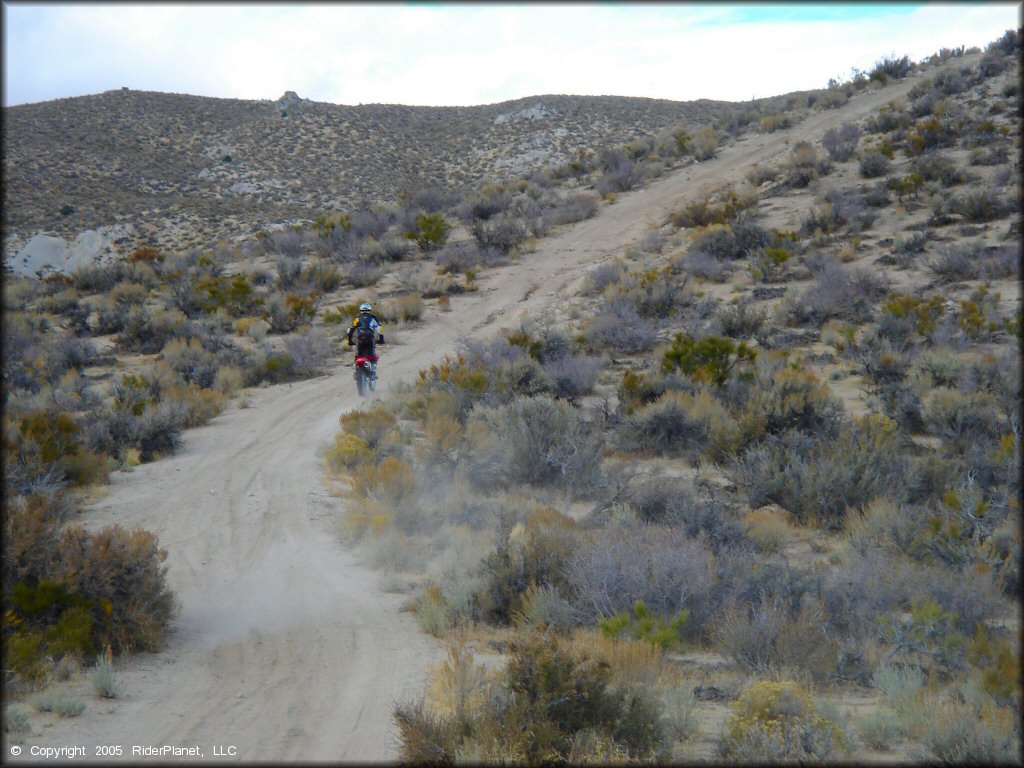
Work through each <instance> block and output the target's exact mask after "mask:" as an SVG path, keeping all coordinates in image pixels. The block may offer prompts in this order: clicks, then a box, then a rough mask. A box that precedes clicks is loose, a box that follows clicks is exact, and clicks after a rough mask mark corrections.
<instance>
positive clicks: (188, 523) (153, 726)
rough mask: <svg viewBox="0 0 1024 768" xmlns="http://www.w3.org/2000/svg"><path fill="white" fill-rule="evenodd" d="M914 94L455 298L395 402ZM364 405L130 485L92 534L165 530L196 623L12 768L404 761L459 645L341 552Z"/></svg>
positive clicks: (701, 169)
mask: <svg viewBox="0 0 1024 768" xmlns="http://www.w3.org/2000/svg"><path fill="white" fill-rule="evenodd" d="M913 82H914V78H909V79H908V80H906V81H903V82H901V83H897V84H895V85H892V86H890V87H888V88H886V89H883V90H880V91H873V92H870V93H865V94H861V95H858V96H856V97H854V98H853V99H851V100H850V102H849V103H848V104H847V105H845V106H844V107H843V108H841V109H836V110H832V111H828V112H824V113H819V114H814V115H812V116H810V117H809V118H807V119H806V120H805V121H804V122H803V123H801V124H800V125H799V126H797V127H795V128H793V129H791V130H788V131H782V132H779V133H776V134H769V135H754V136H750V137H748V138H745V139H743V140H741V141H739V142H737V143H736V144H734V145H732V146H729V147H726V148H724V149H723V150H722V151H721V152H720V155H719V157H718V158H716V159H714V160H711V161H708V162H705V163H700V164H697V165H693V166H690V167H687V168H684V169H681V170H678V171H674V172H672V173H670V174H667V175H666V176H664V177H663V178H661V179H659V180H657V181H655V182H654V183H652V184H650V185H649V186H648V188H647V189H645V190H642V191H637V192H634V193H630V194H625V195H622V196H621V197H620V198H619V201H618V202H616V203H615V204H614V205H611V206H608V207H605V208H603V209H602V210H601V212H600V213H599V215H598V216H597V217H595V218H594V219H591V220H588V221H585V222H581V223H580V224H577V225H575V226H573V227H571V228H568V229H566V230H565V231H564V232H561V233H559V234H557V235H555V236H553V237H550V238H548V239H546V240H543V241H541V242H540V243H539V246H538V249H537V251H536V252H535V253H533V254H530V255H528V256H526V257H524V258H523V259H522V260H521V261H520V262H519V263H517V264H515V265H512V266H509V267H506V268H503V269H495V270H491V271H489V272H488V273H487V274H486V275H485V276H483V277H482V278H481V280H480V290H479V291H478V292H477V293H475V294H469V295H465V296H457V297H454V298H453V300H452V303H451V306H452V310H451V312H448V313H443V314H441V313H435V314H432V315H430V316H429V317H427V318H426V322H424V324H423V325H422V326H420V327H418V328H416V329H413V330H407V331H404V332H401V333H400V334H397V336H398V337H399V340H400V341H401V343H399V344H393V345H390V346H388V347H386V348H385V350H384V356H383V357H382V363H381V370H382V375H383V377H384V378H383V380H382V384H381V387H380V388H379V391H378V393H377V396H379V397H386V396H387V393H388V390H389V386H390V385H393V384H394V382H397V381H400V380H406V381H412V380H413V378H414V376H415V373H416V371H417V370H419V369H421V368H423V367H426V366H427V365H429V364H430V363H433V362H436V361H438V360H439V359H440V358H441V356H442V355H443V354H445V353H449V352H451V351H453V349H454V345H455V342H456V340H457V339H458V338H460V337H463V336H468V335H477V336H481V337H486V336H488V335H489V334H490V333H491V332H493V331H494V330H495V329H497V328H498V327H500V326H502V325H507V326H511V325H513V324H515V323H516V321H517V318H518V316H519V315H520V314H521V313H522V312H523V311H529V313H530V314H531V315H538V314H539V313H542V312H544V311H551V312H554V313H555V314H556V316H560V313H561V311H562V310H564V308H565V307H566V306H567V305H568V303H569V301H568V299H569V297H571V296H572V295H573V293H574V291H575V285H576V283H578V281H579V280H581V279H582V277H583V276H584V275H585V274H586V271H587V270H588V269H589V268H590V267H592V266H594V265H595V264H598V263H601V262H603V261H606V260H608V259H611V258H614V257H615V256H617V255H620V254H621V253H622V251H623V249H624V248H625V246H627V245H629V244H632V243H634V242H635V241H636V240H637V239H638V238H639V237H640V236H641V235H642V234H643V233H644V231H645V230H646V229H647V228H648V226H651V225H658V224H661V223H662V222H663V221H664V220H665V217H666V216H667V214H668V213H669V212H670V211H671V210H672V209H673V208H675V207H676V206H678V204H679V203H680V202H681V201H682V200H684V199H686V198H687V197H688V196H689V195H691V194H694V193H696V192H697V191H699V190H700V189H701V188H702V187H705V186H707V185H714V184H718V183H721V182H724V181H728V180H739V179H742V177H743V173H744V172H745V170H746V169H747V168H748V167H750V166H751V165H753V163H754V162H757V161H761V162H764V161H767V160H771V158H772V157H775V156H778V155H780V154H782V153H785V152H788V150H789V147H790V145H791V144H792V143H794V142H796V141H798V140H799V139H802V138H806V139H809V140H811V141H817V140H820V138H821V135H822V134H823V132H824V131H825V130H827V129H828V128H829V127H832V126H838V125H839V124H840V123H842V122H846V121H851V120H857V119H860V118H863V117H864V116H865V115H867V114H869V113H870V112H871V111H873V110H874V109H875V108H877V107H878V106H880V105H882V104H884V103H886V102H887V101H889V100H891V99H894V98H897V97H900V96H902V95H905V93H906V91H907V90H908V89H909V88H910V87H911V86H912V85H913ZM354 389H355V388H354V383H353V381H352V378H351V375H350V369H349V368H348V366H347V365H345V366H339V367H338V368H337V369H336V370H335V371H334V372H333V373H332V374H331V375H330V376H325V377H321V378H318V379H314V380H309V381H305V382H300V383H297V384H292V385H282V386H276V387H271V388H267V389H262V390H255V391H253V393H252V395H251V398H250V402H251V405H250V407H249V408H245V409H239V410H233V411H230V412H228V413H225V414H224V415H222V416H220V417H218V418H217V419H215V420H214V421H213V422H212V423H211V424H208V425H206V426H204V427H201V428H198V429H195V430H191V431H189V432H187V433H185V436H184V440H183V446H182V450H181V451H180V452H179V453H178V454H177V455H176V456H174V457H171V458H168V459H164V460H161V461H158V462H156V463H154V464H149V465H145V466H141V467H138V468H136V469H135V471H133V472H131V473H128V474H121V473H119V474H117V475H115V476H114V478H113V480H112V486H111V488H110V492H109V494H108V495H106V496H105V497H104V498H103V499H102V500H100V501H99V502H97V503H95V504H94V505H93V506H92V508H91V509H90V510H89V511H88V512H87V514H86V523H87V525H89V526H90V527H99V526H103V525H108V524H111V523H119V524H120V525H122V526H124V527H128V528H133V527H142V528H145V529H147V530H150V531H152V532H154V533H155V534H157V535H158V536H159V540H160V544H161V546H163V547H164V548H166V549H167V551H168V553H169V556H168V560H167V564H168V566H169V580H170V584H171V587H172V588H173V590H174V592H175V593H176V594H177V596H178V598H179V599H180V602H181V606H182V607H181V612H180V614H179V616H178V618H177V619H176V621H175V622H174V626H173V629H172V631H171V633H170V635H169V638H168V641H167V643H166V646H165V649H164V651H163V652H161V653H159V654H142V655H140V656H138V657H136V658H135V659H134V660H133V661H132V662H131V663H130V665H129V667H128V668H127V669H125V670H123V671H122V672H121V673H120V680H121V682H122V686H123V696H122V697H121V698H119V699H117V700H115V701H112V702H110V704H109V705H108V704H105V703H99V704H97V703H96V701H95V700H93V699H91V700H90V703H89V707H88V708H87V710H86V712H85V713H83V714H82V715H81V716H80V717H78V718H74V719H67V720H57V721H54V722H53V723H52V724H50V725H49V727H47V728H46V729H45V730H44V732H43V735H33V736H31V737H29V738H28V739H26V741H25V744H24V746H23V751H24V753H23V755H22V757H21V758H20V759H12V761H14V760H17V761H25V760H26V759H30V758H29V754H28V753H29V747H30V746H31V745H38V746H49V747H59V746H62V745H75V744H80V745H85V746H86V748H87V750H88V752H87V754H86V757H87V758H89V759H94V760H95V759H99V758H96V757H95V755H94V754H93V746H94V745H121V746H122V747H123V748H124V751H125V754H124V758H123V759H128V760H132V759H133V756H132V750H131V747H132V745H139V746H160V745H178V746H183V747H187V746H193V745H194V746H198V747H199V748H200V750H201V751H202V752H203V753H204V754H205V757H206V758H207V759H208V760H209V759H213V754H214V747H220V748H221V751H222V752H224V751H227V748H228V747H229V746H231V747H234V748H235V749H236V750H237V752H236V754H235V756H234V759H237V760H243V761H246V762H254V761H273V762H289V761H292V762H294V761H301V762H311V761H331V762H346V761H353V762H365V761H380V760H394V759H396V758H397V755H398V751H397V741H396V730H395V728H394V725H393V721H392V718H391V707H392V704H393V703H394V702H395V701H396V700H402V699H406V698H409V697H412V696H414V695H417V694H418V693H419V692H420V691H421V690H422V685H423V682H424V672H425V670H426V667H427V666H428V665H429V664H431V663H433V662H434V661H435V660H437V659H439V658H440V650H441V649H440V648H439V646H438V644H437V642H436V641H434V640H433V639H431V638H429V637H426V636H424V635H423V634H422V633H420V632H419V631H418V629H417V627H416V624H415V621H414V619H413V617H412V616H411V615H410V614H408V613H400V612H399V606H400V603H401V602H402V600H403V598H402V597H400V596H397V595H392V594H384V593H382V592H381V591H380V590H379V589H378V587H377V578H378V575H377V574H375V573H373V572H370V571H368V570H366V569H364V568H362V567H360V566H359V565H357V564H356V562H355V560H354V556H353V555H352V554H351V553H350V552H348V551H347V550H345V549H344V548H343V547H342V546H341V545H340V544H339V542H338V537H337V532H336V531H337V500H336V499H332V498H330V497H329V496H328V495H327V493H326V491H325V489H324V488H323V486H322V484H321V481H320V473H321V468H320V464H319V461H318V458H317V455H316V451H317V448H318V447H319V446H321V445H322V444H324V443H325V442H327V441H328V440H330V438H331V437H332V435H333V434H334V432H335V431H336V429H337V425H338V416H339V414H341V413H342V412H344V411H346V410H348V409H350V408H353V407H355V406H356V405H357V403H358V398H357V397H356V395H355V392H354ZM5 757H8V756H7V755H5ZM134 759H135V760H138V759H139V758H138V756H136V757H134ZM186 759H188V758H186ZM218 759H221V760H223V759H230V758H218Z"/></svg>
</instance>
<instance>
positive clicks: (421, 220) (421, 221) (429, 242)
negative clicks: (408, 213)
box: [405, 213, 452, 253]
mask: <svg viewBox="0 0 1024 768" xmlns="http://www.w3.org/2000/svg"><path fill="white" fill-rule="evenodd" d="M451 229H452V228H451V225H450V224H449V223H448V222H447V221H445V218H444V215H443V214H441V213H420V214H417V216H416V228H415V229H412V230H409V231H408V232H406V233H405V236H406V237H407V238H409V239H410V240H415V241H416V244H417V245H418V246H419V247H420V250H422V251H423V252H424V253H429V252H431V251H436V250H437V249H439V248H441V246H443V245H444V244H445V242H446V241H447V240H448V233H449V232H451Z"/></svg>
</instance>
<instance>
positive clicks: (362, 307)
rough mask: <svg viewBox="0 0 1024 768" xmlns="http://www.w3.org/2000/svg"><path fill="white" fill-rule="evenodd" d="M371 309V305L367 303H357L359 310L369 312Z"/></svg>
mask: <svg viewBox="0 0 1024 768" xmlns="http://www.w3.org/2000/svg"><path fill="white" fill-rule="evenodd" d="M372 310H373V307H371V306H370V305H369V304H366V303H363V304H360V305H359V311H360V312H370V311H372Z"/></svg>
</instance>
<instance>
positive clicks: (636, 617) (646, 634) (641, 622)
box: [598, 600, 690, 650]
mask: <svg viewBox="0 0 1024 768" xmlns="http://www.w3.org/2000/svg"><path fill="white" fill-rule="evenodd" d="M689 617H690V612H689V611H687V610H685V609H684V610H682V611H680V612H679V613H677V614H676V615H675V616H673V617H672V618H670V619H668V620H665V619H661V618H659V617H657V616H652V615H651V614H650V613H649V612H648V610H647V606H646V605H645V604H644V601H643V600H637V601H636V602H635V603H633V609H632V615H630V613H628V612H626V611H623V612H621V613H617V614H615V615H614V616H609V617H607V618H604V619H600V620H598V626H599V627H600V628H601V633H602V634H603V635H605V637H613V638H617V637H621V636H622V634H623V633H626V634H628V635H629V636H630V637H631V638H633V639H634V640H642V641H644V642H648V643H651V644H653V645H656V646H658V647H659V648H663V649H665V650H669V649H672V648H675V647H677V646H678V645H679V644H680V643H681V642H682V635H681V631H682V627H683V625H684V624H685V623H686V620H687V619H688V618H689Z"/></svg>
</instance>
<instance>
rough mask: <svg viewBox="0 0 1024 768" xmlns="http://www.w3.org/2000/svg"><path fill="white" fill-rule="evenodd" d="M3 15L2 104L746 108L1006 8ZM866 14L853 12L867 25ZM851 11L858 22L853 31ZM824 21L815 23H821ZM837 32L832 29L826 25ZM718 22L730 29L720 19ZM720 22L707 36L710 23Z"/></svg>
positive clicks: (24, 9)
mask: <svg viewBox="0 0 1024 768" xmlns="http://www.w3.org/2000/svg"><path fill="white" fill-rule="evenodd" d="M751 8H752V9H755V11H756V13H755V15H756V16H757V17H758V18H761V19H763V18H764V17H765V16H766V15H767V12H768V10H770V8H769V6H764V5H757V6H749V7H748V6H742V5H729V4H722V5H708V6H699V5H686V4H683V5H671V4H670V5H629V4H624V5H606V4H602V5H578V4H577V5H542V4H513V5H497V4H481V5H466V4H459V5H443V4H442V5H411V6H408V5H397V4H396V5H391V4H386V5H373V4H338V5H333V4H312V5H289V6H278V5H266V4H257V5H206V4H189V5H167V4H152V5H144V6H136V5H117V6H111V5H91V4H90V5H85V4H80V5H44V4H40V5H38V6H35V5H27V4H20V3H19V4H14V5H5V6H4V11H5V15H6V21H7V24H5V29H4V35H5V41H4V42H5V46H4V47H5V64H6V66H5V86H6V88H5V99H6V103H8V104H17V103H23V102H25V101H41V100H47V99H53V98H59V97H64V96H76V95H82V94H87V93H96V92H99V91H103V90H108V89H111V88H118V87H120V86H122V85H127V86H130V87H132V88H135V89H142V90H157V91H172V92H178V93H193V94H198V95H208V96H219V97H232V98H243V99H260V98H264V99H274V98H277V97H278V96H280V95H281V94H282V93H283V92H284V91H285V90H294V91H296V92H298V93H299V95H300V96H304V97H307V98H311V99H314V100H318V101H330V102H335V103H345V104H355V103H370V102H387V103H403V104H428V105H471V104H481V103H490V102H497V101H504V100H507V99H514V98H519V97H524V96H531V95H540V94H544V93H567V94H593V95H599V94H612V95H621V96H648V97H653V98H666V99H674V100H680V101H685V100H691V99H697V98H709V99H727V100H734V101H735V100H746V99H749V98H751V97H753V96H770V95H776V94H780V93H786V92H789V91H794V90H801V89H806V88H816V87H823V86H824V85H825V83H826V82H827V81H828V79H829V78H830V77H837V76H838V77H848V76H849V74H850V70H851V67H857V68H859V69H868V68H870V66H871V65H872V64H873V63H874V62H875V61H877V60H878V59H880V58H881V57H882V56H884V55H886V54H888V53H895V54H897V55H903V54H907V55H909V56H910V57H911V58H912V59H914V60H920V59H921V58H923V57H925V56H927V55H929V54H930V53H932V52H934V51H936V50H938V49H939V48H941V47H955V46H957V45H961V44H964V45H984V44H986V43H988V42H990V41H991V40H993V39H995V38H996V37H998V36H999V35H1000V34H1001V33H1002V32H1003V31H1004V30H1005V29H1008V28H1011V27H1016V26H1018V25H1019V23H1020V19H1019V8H1020V7H1019V6H1018V5H1008V4H984V3H975V4H970V5H965V4H955V5H938V4H924V5H921V6H920V7H916V8H914V7H903V6H886V5H877V6H863V5H862V6H849V7H846V8H845V13H844V14H843V16H844V18H842V19H836V18H829V16H830V14H828V13H825V14H822V13H818V14H817V16H816V18H819V20H817V21H799V20H798V18H797V17H799V16H800V14H801V13H803V12H804V9H805V8H809V6H800V5H795V6H783V9H784V11H785V13H784V16H785V18H786V19H787V20H786V21H775V22H771V23H765V22H763V21H759V22H751V23H743V19H744V18H745V15H747V16H748V17H749V9H751ZM857 9H860V10H859V11H858V10H857ZM856 12H859V13H861V14H862V16H861V17H860V18H858V17H857V16H856ZM811 15H812V16H814V14H811ZM831 15H832V16H833V17H834V15H835V14H831ZM723 20H724V21H723ZM716 21H717V22H718V23H713V22H716Z"/></svg>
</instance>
